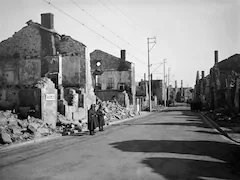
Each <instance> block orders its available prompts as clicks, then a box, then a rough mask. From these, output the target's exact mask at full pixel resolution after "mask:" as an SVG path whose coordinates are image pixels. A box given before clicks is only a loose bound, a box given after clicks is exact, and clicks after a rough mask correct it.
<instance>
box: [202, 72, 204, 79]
mask: <svg viewBox="0 0 240 180" xmlns="http://www.w3.org/2000/svg"><path fill="white" fill-rule="evenodd" d="M203 78H204V71H202V79H203Z"/></svg>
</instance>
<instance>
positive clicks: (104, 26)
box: [70, 0, 133, 46]
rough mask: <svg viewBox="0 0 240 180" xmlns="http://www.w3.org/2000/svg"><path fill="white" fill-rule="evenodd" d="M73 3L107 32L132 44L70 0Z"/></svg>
mask: <svg viewBox="0 0 240 180" xmlns="http://www.w3.org/2000/svg"><path fill="white" fill-rule="evenodd" d="M70 1H71V2H72V3H73V4H75V5H76V6H77V7H78V8H79V9H81V10H82V11H83V12H84V13H86V14H87V15H88V16H90V17H91V18H92V19H94V20H95V21H96V22H97V23H99V24H100V25H101V26H102V27H103V28H105V29H107V30H108V31H109V32H111V33H112V34H113V35H115V36H116V37H117V38H119V39H121V40H122V41H124V42H125V43H127V44H128V45H130V46H133V45H132V44H130V43H129V42H127V41H126V40H125V39H123V38H122V37H121V36H119V35H117V34H116V33H115V32H113V31H112V30H111V29H109V28H108V27H107V26H106V25H104V24H102V23H101V22H100V21H99V20H97V19H96V18H95V17H94V16H93V15H91V14H90V13H88V12H87V11H86V10H85V9H84V8H82V7H81V6H79V5H78V4H77V3H76V2H75V1H73V0H70Z"/></svg>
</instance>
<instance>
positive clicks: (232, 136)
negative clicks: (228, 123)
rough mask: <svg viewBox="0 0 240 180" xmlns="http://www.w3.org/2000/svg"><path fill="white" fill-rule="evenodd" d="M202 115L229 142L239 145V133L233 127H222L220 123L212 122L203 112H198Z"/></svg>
mask: <svg viewBox="0 0 240 180" xmlns="http://www.w3.org/2000/svg"><path fill="white" fill-rule="evenodd" d="M200 114H201V115H202V117H203V118H204V119H205V120H207V121H208V122H209V123H210V124H211V126H212V127H213V128H214V129H216V130H217V131H218V132H219V133H220V134H221V135H223V136H224V137H225V138H227V139H228V140H230V141H231V142H233V143H235V144H237V145H240V133H239V132H237V131H235V130H234V128H230V127H224V126H223V125H221V123H217V122H214V120H212V119H211V118H210V117H208V116H206V115H205V114H204V113H203V112H201V113H200Z"/></svg>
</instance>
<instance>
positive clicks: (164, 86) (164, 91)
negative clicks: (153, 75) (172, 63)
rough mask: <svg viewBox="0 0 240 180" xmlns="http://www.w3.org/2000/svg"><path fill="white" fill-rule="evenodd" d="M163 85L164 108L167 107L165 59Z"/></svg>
mask: <svg viewBox="0 0 240 180" xmlns="http://www.w3.org/2000/svg"><path fill="white" fill-rule="evenodd" d="M163 84H164V85H163V93H164V94H163V95H164V96H163V97H164V106H165V107H166V82H165V59H164V60H163Z"/></svg>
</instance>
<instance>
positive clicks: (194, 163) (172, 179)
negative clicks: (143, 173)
mask: <svg viewBox="0 0 240 180" xmlns="http://www.w3.org/2000/svg"><path fill="white" fill-rule="evenodd" d="M142 163H143V164H145V165H147V166H148V167H150V168H152V169H153V172H155V173H158V174H160V175H161V176H164V177H165V178H166V179H168V180H182V179H191V180H203V179H205V178H206V179H210V178H214V179H215V178H219V179H231V180H239V177H237V176H235V177H234V175H232V173H231V171H230V170H229V168H228V167H227V165H226V164H225V163H221V162H211V161H202V160H201V161H200V160H192V159H180V158H158V157H155V158H147V159H145V160H143V161H142Z"/></svg>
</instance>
